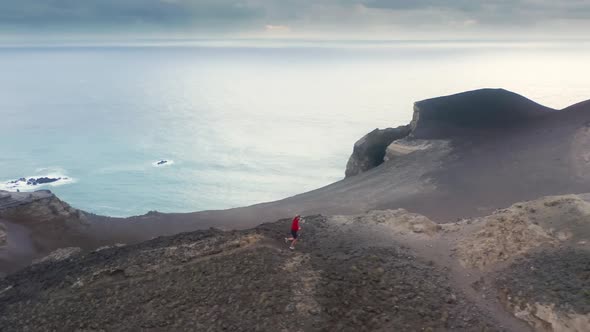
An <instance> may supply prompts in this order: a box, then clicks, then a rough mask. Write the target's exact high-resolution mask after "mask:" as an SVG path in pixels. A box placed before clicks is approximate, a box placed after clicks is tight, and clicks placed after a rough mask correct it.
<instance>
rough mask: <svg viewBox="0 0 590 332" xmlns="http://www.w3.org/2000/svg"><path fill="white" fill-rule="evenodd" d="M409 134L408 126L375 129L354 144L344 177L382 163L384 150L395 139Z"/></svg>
mask: <svg viewBox="0 0 590 332" xmlns="http://www.w3.org/2000/svg"><path fill="white" fill-rule="evenodd" d="M409 134H410V126H400V127H397V128H386V129H375V130H373V131H372V132H370V133H368V134H366V135H365V136H364V137H363V138H361V139H360V140H358V141H357V142H356V143H355V144H354V149H353V151H352V155H351V156H350V158H349V159H348V163H347V165H346V173H345V174H346V177H349V176H354V175H357V174H359V173H362V172H366V171H368V170H370V169H372V168H374V167H377V166H379V165H381V164H382V163H383V161H384V160H383V158H384V157H385V150H386V149H387V147H388V146H389V145H390V144H391V143H392V142H393V141H395V140H397V139H401V138H404V137H406V136H408V135H409Z"/></svg>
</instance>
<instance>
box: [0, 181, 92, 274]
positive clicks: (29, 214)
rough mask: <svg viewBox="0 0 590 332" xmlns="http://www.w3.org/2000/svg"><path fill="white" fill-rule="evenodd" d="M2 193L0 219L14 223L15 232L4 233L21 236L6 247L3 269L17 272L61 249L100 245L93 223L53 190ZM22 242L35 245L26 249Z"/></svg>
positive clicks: (2, 261) (1, 260)
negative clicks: (17, 260)
mask: <svg viewBox="0 0 590 332" xmlns="http://www.w3.org/2000/svg"><path fill="white" fill-rule="evenodd" d="M0 193H1V194H2V197H3V198H1V199H0V219H2V220H5V221H6V222H9V223H10V224H12V225H14V226H13V227H12V228H14V230H13V231H12V232H13V233H11V231H7V232H6V235H5V236H6V238H7V239H10V237H11V236H15V237H16V238H18V239H20V240H14V241H12V245H11V246H9V247H7V248H5V249H6V250H7V252H4V253H2V256H1V257H0V272H10V271H14V270H16V269H18V268H20V267H22V266H26V265H27V264H30V263H31V262H32V260H33V259H37V258H40V257H44V256H46V255H48V254H50V253H51V252H52V251H54V250H57V249H60V248H64V247H81V248H85V249H93V248H95V247H96V246H98V245H99V243H98V242H97V240H96V239H95V236H94V235H93V234H91V232H90V226H91V224H90V222H89V221H88V219H87V216H86V214H85V213H84V212H82V211H80V210H77V209H74V208H72V207H71V206H69V205H68V204H67V203H65V202H63V201H61V200H60V199H58V198H57V197H56V196H55V195H54V194H53V193H51V192H50V191H48V190H40V191H35V192H32V193H25V192H5V191H4V192H0ZM16 238H15V239H16ZM22 242H26V243H30V245H29V246H30V247H32V248H26V249H27V250H24V249H23V248H22V245H21V243H22ZM13 251H14V252H13ZM24 252H26V254H25V253H24ZM15 257H18V259H19V262H18V264H16V263H15V262H14V261H13V260H14V259H15Z"/></svg>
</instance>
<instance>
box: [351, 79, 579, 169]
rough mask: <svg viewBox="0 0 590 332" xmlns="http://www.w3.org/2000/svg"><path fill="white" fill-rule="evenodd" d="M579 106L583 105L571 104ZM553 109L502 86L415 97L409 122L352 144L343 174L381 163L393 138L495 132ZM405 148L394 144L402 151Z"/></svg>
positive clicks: (521, 123)
mask: <svg viewBox="0 0 590 332" xmlns="http://www.w3.org/2000/svg"><path fill="white" fill-rule="evenodd" d="M586 106H587V105H586ZM582 107H585V106H584V105H582V104H580V105H577V106H572V108H582ZM554 111H555V110H554V109H551V108H548V107H545V106H542V105H540V104H537V103H535V102H534V101H532V100H530V99H527V98H525V97H523V96H521V95H518V94H516V93H513V92H510V91H507V90H504V89H480V90H474V91H468V92H463V93H458V94H454V95H450V96H444V97H437V98H432V99H427V100H422V101H418V102H416V103H414V113H413V115H412V121H411V122H410V124H408V125H407V126H402V127H398V128H395V129H394V128H386V129H383V130H379V129H375V130H373V131H372V132H370V133H368V134H367V135H365V136H364V137H363V138H361V139H360V140H359V141H357V142H356V143H355V144H354V149H353V152H352V155H351V156H350V158H349V160H348V163H347V165H346V172H345V175H346V177H349V176H353V175H357V174H359V173H362V172H366V171H368V170H370V169H372V168H375V167H377V166H379V165H381V164H382V163H383V162H384V161H385V160H384V157H385V155H386V151H387V149H388V146H389V145H390V144H391V143H393V142H394V141H395V140H399V139H402V138H406V137H410V138H413V139H429V140H432V139H439V140H440V139H452V138H457V137H460V136H463V137H465V136H469V135H477V136H481V135H490V134H497V133H498V131H502V130H513V129H515V128H519V127H525V126H530V125H532V124H534V122H535V121H536V120H539V119H541V118H544V117H546V116H548V115H549V114H550V113H551V112H554ZM406 142H407V140H406ZM410 145H411V143H410ZM408 148H409V147H408ZM408 148H406V147H404V146H403V145H402V144H398V145H397V149H398V150H401V151H402V154H405V152H404V151H405V150H407V149H408ZM410 149H411V148H410ZM390 150H395V147H392V148H391V149H390ZM407 152H408V153H409V152H410V151H407ZM390 157H391V156H390ZM389 159H391V158H389Z"/></svg>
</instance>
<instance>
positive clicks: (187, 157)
mask: <svg viewBox="0 0 590 332" xmlns="http://www.w3.org/2000/svg"><path fill="white" fill-rule="evenodd" d="M588 59H590V46H589V44H588V43H580V42H577V43H515V42H513V43H476V42H468V43H467V42H465V43H427V42H423V43H407V42H406V43H399V42H398V43H396V42H381V43H354V42H349V43H344V42H341V43H319V42H317V43H314V42H298V43H291V42H283V43H270V42H265V43H256V42H255V41H250V42H248V41H246V42H240V43H234V42H219V43H199V42H195V43H182V44H177V45H172V44H165V45H147V46H146V45H144V46H139V45H134V46H85V47H82V46H77V47H75V46H43V47H33V46H26V47H24V46H23V47H8V46H5V47H0V187H7V186H8V185H7V184H6V182H7V181H10V180H14V179H17V178H20V177H31V176H47V175H49V176H61V177H68V179H67V180H66V181H60V182H59V183H57V184H58V185H55V184H53V185H48V186H46V188H48V189H51V190H52V191H54V192H56V193H57V194H58V195H59V196H60V197H61V198H63V199H64V200H66V201H67V202H69V203H70V204H72V205H73V206H75V207H77V208H81V209H84V210H87V211H91V212H95V213H100V214H106V215H112V216H129V215H136V214H142V213H145V212H147V211H149V210H158V211H164V212H171V211H175V212H186V211H195V210H204V209H222V208H230V207H236V206H242V205H248V204H253V203H257V202H263V201H269V200H275V199H280V198H284V197H287V196H290V195H293V194H296V193H300V192H304V191H307V190H311V189H314V188H317V187H320V186H323V185H326V184H329V183H331V182H334V181H337V180H339V179H341V178H342V177H343V174H344V168H345V165H346V161H347V159H348V156H349V155H350V153H351V151H352V145H353V143H354V142H355V141H356V140H357V139H358V138H360V137H361V136H362V135H364V134H365V133H366V132H368V131H370V130H372V129H374V128H376V127H387V126H397V125H402V124H406V123H407V122H408V121H409V120H410V118H411V114H412V103H413V102H414V101H416V100H421V99H425V98H429V97H434V96H439V95H445V94H451V93H455V92H461V91H464V90H470V89H476V88H482V87H504V88H507V89H510V90H512V91H515V92H517V93H520V94H523V95H525V96H527V97H529V98H531V99H534V100H536V101H538V102H540V103H543V104H545V105H547V106H551V107H555V108H562V107H565V106H568V105H570V104H573V103H575V102H578V101H581V100H585V99H590V85H588V81H587V79H588V77H590V64H588ZM160 159H167V160H171V161H173V163H169V165H166V166H161V167H156V166H154V164H153V163H154V162H156V161H158V160H160ZM42 188H44V187H42ZM22 189H23V190H26V188H24V187H22Z"/></svg>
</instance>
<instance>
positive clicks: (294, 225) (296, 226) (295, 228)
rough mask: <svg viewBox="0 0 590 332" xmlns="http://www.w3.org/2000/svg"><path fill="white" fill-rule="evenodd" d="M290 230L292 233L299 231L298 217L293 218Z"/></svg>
mask: <svg viewBox="0 0 590 332" xmlns="http://www.w3.org/2000/svg"><path fill="white" fill-rule="evenodd" d="M291 230H292V231H298V230H299V217H295V218H293V223H292V224H291Z"/></svg>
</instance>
